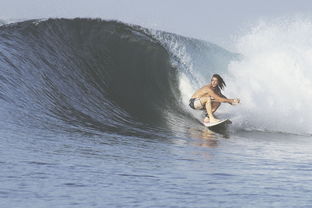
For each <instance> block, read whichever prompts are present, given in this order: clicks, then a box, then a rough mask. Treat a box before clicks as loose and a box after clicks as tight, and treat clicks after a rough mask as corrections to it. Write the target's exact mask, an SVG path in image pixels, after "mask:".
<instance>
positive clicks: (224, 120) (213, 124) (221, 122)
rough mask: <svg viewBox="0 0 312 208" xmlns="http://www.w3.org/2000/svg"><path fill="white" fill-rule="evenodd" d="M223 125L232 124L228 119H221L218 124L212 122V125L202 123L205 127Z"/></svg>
mask: <svg viewBox="0 0 312 208" xmlns="http://www.w3.org/2000/svg"><path fill="white" fill-rule="evenodd" d="M225 123H232V122H231V121H230V120H229V119H222V120H220V121H219V122H214V123H203V124H204V126H206V127H214V126H218V125H221V124H225Z"/></svg>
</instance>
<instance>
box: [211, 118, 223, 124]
mask: <svg viewBox="0 0 312 208" xmlns="http://www.w3.org/2000/svg"><path fill="white" fill-rule="evenodd" d="M220 121H221V120H219V119H216V118H214V119H212V118H211V119H210V123H217V122H220Z"/></svg>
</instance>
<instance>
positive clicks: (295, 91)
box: [225, 18, 312, 134]
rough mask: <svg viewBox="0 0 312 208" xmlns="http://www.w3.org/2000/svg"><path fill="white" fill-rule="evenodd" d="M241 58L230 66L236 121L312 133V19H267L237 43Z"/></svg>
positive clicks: (260, 127) (230, 91)
mask: <svg viewBox="0 0 312 208" xmlns="http://www.w3.org/2000/svg"><path fill="white" fill-rule="evenodd" d="M236 48H237V52H238V53H240V54H242V58H241V59H240V60H239V61H233V62H232V63H231V64H230V65H229V69H228V74H227V75H226V77H225V79H226V80H227V84H228V86H227V93H228V94H229V95H230V97H235V96H237V97H240V98H241V105H239V106H237V108H228V110H229V111H230V112H232V113H233V114H235V115H236V120H237V122H236V124H239V126H240V127H243V128H251V129H258V130H268V131H279V132H289V133H298V134H312V107H311V105H312V21H311V20H309V19H304V18H296V19H291V20H289V19H287V20H285V19H283V20H281V19H279V20H275V21H273V22H261V23H259V24H258V25H257V26H255V27H254V28H252V29H251V30H250V32H249V33H247V34H245V35H242V36H241V37H239V38H238V39H237V42H236Z"/></svg>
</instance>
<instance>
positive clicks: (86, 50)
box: [0, 19, 312, 207]
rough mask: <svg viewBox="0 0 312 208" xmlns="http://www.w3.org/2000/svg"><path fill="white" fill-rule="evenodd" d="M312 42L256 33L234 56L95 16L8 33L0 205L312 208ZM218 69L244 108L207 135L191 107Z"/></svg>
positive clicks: (301, 33) (2, 39)
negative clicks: (193, 96) (195, 93)
mask: <svg viewBox="0 0 312 208" xmlns="http://www.w3.org/2000/svg"><path fill="white" fill-rule="evenodd" d="M310 32H312V27H311V24H310V22H309V20H306V19H305V20H302V19H296V20H288V21H285V20H283V21H276V22H272V23H270V24H268V23H261V24H260V25H257V26H256V27H254V28H252V29H251V30H250V32H249V33H247V34H245V35H242V36H240V37H239V38H238V39H237V40H236V41H237V53H233V52H229V51H227V50H225V49H222V48H220V47H219V46H217V45H215V44H212V43H209V42H205V41H201V40H196V39H193V38H188V37H183V36H180V35H177V34H172V33H168V32H164V31H155V30H151V29H146V28H142V27H140V26H136V25H127V24H124V23H121V22H115V21H104V20H100V19H48V20H29V21H24V22H18V23H11V24H4V25H2V26H1V27H0V69H1V70H0V115H1V118H2V119H1V121H0V126H1V128H0V148H1V151H0V155H1V157H0V167H1V168H0V207H311V206H312V199H311V196H312V193H311V192H312V188H311V187H312V182H311V181H312V176H311V161H312V154H311V147H312V142H311V128H310V127H311V124H312V122H311V121H312V119H311V118H312V116H311V112H312V111H311V110H310V108H309V101H310V100H311V96H310V95H311V92H312V86H311V78H312V77H311V76H312V74H311V70H310V65H311V63H312V62H311V60H310V59H309V57H310V56H309V55H311V53H310V52H311V49H310V48H311V47H310V46H311V45H310V44H311V43H312V41H311V38H310V37H312V36H309V34H310ZM294 40H296V41H294ZM214 73H219V74H221V75H222V76H223V77H224V78H225V81H226V83H227V88H226V90H225V92H224V94H226V95H227V96H229V97H240V98H241V101H242V102H241V104H240V105H238V106H230V105H226V104H222V106H221V107H220V110H219V111H218V114H217V116H219V117H229V118H230V119H231V120H232V122H233V123H232V124H231V125H229V126H227V127H225V128H219V129H214V130H209V129H207V128H206V127H203V126H202V125H201V124H200V120H201V119H202V113H201V112H196V111H193V110H192V109H190V108H189V107H188V99H189V97H190V95H191V94H192V93H193V91H194V90H195V89H197V88H198V87H200V86H201V85H203V84H205V83H207V82H209V80H210V77H211V75H212V74H214ZM302 109H306V111H305V112H303V111H302ZM294 118H295V119H297V122H294Z"/></svg>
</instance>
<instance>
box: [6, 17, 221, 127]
mask: <svg viewBox="0 0 312 208" xmlns="http://www.w3.org/2000/svg"><path fill="white" fill-rule="evenodd" d="M173 45H178V46H179V47H173ZM199 46H200V47H199ZM189 50H192V53H190V52H189ZM200 51H202V52H200ZM216 51H224V50H223V49H222V50H221V49H219V48H218V47H217V46H213V45H209V44H207V43H204V42H202V41H198V40H194V39H188V38H184V37H181V36H178V35H174V34H170V33H165V32H160V31H150V30H147V29H144V28H141V27H138V26H131V25H126V24H123V23H119V22H115V21H103V20H94V19H73V20H69V19H49V20H44V21H25V22H20V23H14V24H9V25H3V26H1V29H0V66H1V72H0V73H1V74H0V84H1V87H0V88H1V89H0V102H1V111H0V113H1V116H2V118H6V119H5V120H2V122H3V123H4V124H5V125H10V126H18V127H27V128H38V129H49V130H53V131H64V130H65V131H85V132H86V131H89V132H90V131H105V132H121V133H122V132H131V131H133V130H134V129H136V130H143V129H146V128H147V127H146V126H147V125H148V126H153V127H161V128H165V129H169V126H170V125H171V127H170V128H177V127H178V124H179V123H180V124H181V122H182V123H183V122H185V121H187V120H188V121H192V119H194V118H192V116H191V115H190V114H189V112H188V110H186V107H185V106H187V103H185V102H187V101H185V100H187V97H188V96H189V95H185V90H183V88H185V85H187V84H188V85H189V86H191V88H193V87H194V86H192V85H190V83H191V82H192V81H193V82H194V80H196V79H193V78H194V77H192V73H191V71H192V67H194V64H193V63H194V62H193V61H194V60H199V58H201V59H202V61H201V62H200V61H198V62H196V63H197V65H201V66H209V65H211V66H214V65H216V63H215V62H214V61H212V60H211V58H210V59H209V58H208V60H205V56H206V55H207V54H206V53H208V52H209V53H211V54H215V52H216ZM187 54H193V57H191V56H189V55H187ZM194 54H195V55H194ZM196 54H197V55H196ZM199 56H201V57H199ZM186 57H188V58H189V61H188V62H186V61H185V60H186ZM208 57H209V56H208ZM216 60H217V59H216ZM199 68H200V67H199ZM211 73H212V72H211ZM181 77H182V78H181ZM183 77H184V78H183ZM208 79H209V78H208ZM196 83H197V85H200V84H201V83H200V81H198V82H197V81H196ZM186 91H187V90H186ZM191 91H192V90H190V91H189V92H191ZM181 92H182V93H181ZM186 94H187V93H186ZM183 97H184V98H185V99H184V101H183Z"/></svg>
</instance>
